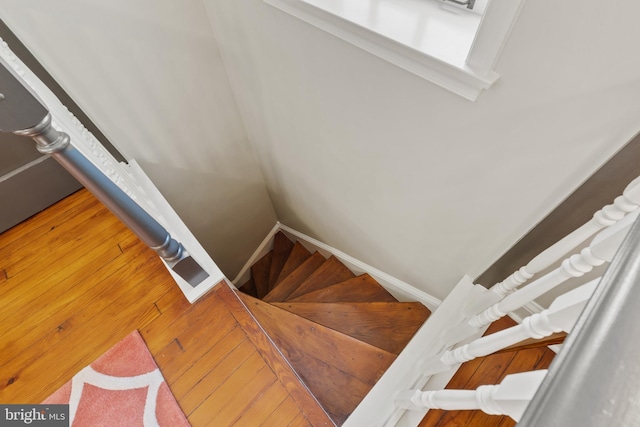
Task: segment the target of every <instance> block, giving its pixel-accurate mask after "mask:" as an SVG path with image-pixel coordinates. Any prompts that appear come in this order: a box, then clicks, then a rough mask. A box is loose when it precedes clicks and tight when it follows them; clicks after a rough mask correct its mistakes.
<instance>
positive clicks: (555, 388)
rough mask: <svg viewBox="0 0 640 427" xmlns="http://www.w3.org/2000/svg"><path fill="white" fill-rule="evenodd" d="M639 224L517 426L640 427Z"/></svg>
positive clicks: (614, 261) (621, 249)
mask: <svg viewBox="0 0 640 427" xmlns="http://www.w3.org/2000/svg"><path fill="white" fill-rule="evenodd" d="M639 221H640V219H639V220H636V222H635V223H634V224H633V226H632V227H631V229H630V231H629V233H628V235H627V237H626V239H625V240H624V242H623V243H622V245H621V247H620V249H619V250H618V252H617V254H616V257H615V258H614V260H613V261H612V263H611V265H610V266H609V268H608V270H607V272H606V273H605V275H604V276H603V277H602V280H601V282H600V285H599V286H598V289H597V290H596V292H595V294H594V296H593V297H592V298H591V300H590V301H589V303H588V304H587V306H586V307H585V309H584V311H583V313H582V315H581V316H580V318H579V319H578V322H577V323H576V325H575V327H574V329H573V332H572V333H571V334H570V335H569V337H568V338H567V341H566V342H565V343H564V345H563V348H562V350H561V351H560V353H559V354H558V355H557V356H556V357H555V359H554V361H553V363H552V364H551V366H550V368H549V373H548V375H547V377H546V378H545V379H544V381H543V382H542V384H541V386H540V388H539V389H538V392H537V393H536V395H535V397H534V399H533V400H532V401H531V403H530V404H529V406H528V407H527V410H526V411H525V413H524V415H523V417H522V419H521V420H520V422H519V423H518V426H520V427H522V426H526V427H542V426H544V427H573V426H575V427H590V426H592V427H603V426H614V427H625V426H638V425H640V318H639V316H640V222H639Z"/></svg>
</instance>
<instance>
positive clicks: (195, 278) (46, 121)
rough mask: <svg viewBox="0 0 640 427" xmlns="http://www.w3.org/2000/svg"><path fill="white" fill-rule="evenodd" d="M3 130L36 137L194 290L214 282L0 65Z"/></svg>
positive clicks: (40, 148) (40, 145)
mask: <svg viewBox="0 0 640 427" xmlns="http://www.w3.org/2000/svg"><path fill="white" fill-rule="evenodd" d="M0 131H4V132H13V133H15V134H17V135H23V136H28V137H31V138H33V139H34V140H35V141H36V144H37V148H38V151H40V152H41V153H44V154H48V155H51V156H52V157H53V158H54V159H55V160H57V161H58V163H60V164H61V165H62V166H63V167H64V168H65V169H66V170H67V171H69V173H71V174H72V175H73V176H74V177H75V178H76V179H77V180H78V181H79V182H80V183H81V184H82V185H84V186H85V187H86V188H87V189H88V190H89V191H90V192H91V193H93V195H94V196H96V198H97V199H98V200H100V201H101V202H102V203H103V204H104V205H105V206H106V207H107V208H108V209H109V210H111V212H113V213H114V214H115V215H116V216H117V217H118V218H119V219H120V220H121V221H122V222H123V223H124V224H125V225H126V226H127V227H128V228H129V229H130V230H131V231H133V233H135V234H136V235H137V236H138V237H139V238H140V240H142V241H143V242H144V243H145V244H146V245H148V246H149V247H150V248H152V249H153V250H155V251H156V252H157V253H158V255H159V256H160V257H161V258H163V259H164V260H165V261H166V262H167V264H168V265H169V267H170V268H171V269H172V270H173V271H174V272H176V273H177V274H178V275H179V276H181V277H182V278H183V279H184V280H185V281H186V282H187V283H189V284H190V285H191V286H194V287H195V286H197V285H198V284H200V283H202V281H204V280H205V279H206V278H207V277H209V274H208V273H207V272H206V271H205V270H204V269H203V268H202V266H200V265H199V264H198V263H197V262H196V261H195V260H194V259H193V258H192V257H191V256H190V255H189V254H188V253H187V251H186V250H185V249H184V247H183V246H182V244H181V243H179V242H178V241H176V240H175V239H174V238H173V237H171V235H170V234H169V232H168V231H167V230H166V229H165V228H164V227H163V226H162V225H161V224H160V223H159V222H158V221H156V220H155V218H153V217H152V216H151V215H149V213H147V211H145V210H144V209H143V208H142V207H141V206H139V205H138V204H137V203H136V202H135V201H134V200H132V199H131V198H130V197H129V196H128V195H127V194H126V193H125V192H124V191H122V189H120V187H118V186H117V185H116V184H115V183H114V182H113V181H111V180H110V179H109V178H108V177H107V176H106V175H105V174H103V173H102V171H101V170H100V169H98V168H97V167H96V166H95V165H94V164H93V163H91V161H89V159H87V158H86V157H84V155H83V154H82V153H81V152H80V151H78V150H77V149H76V148H75V147H73V146H72V145H71V144H70V138H69V135H67V134H66V133H64V132H59V131H58V130H56V129H55V128H54V127H53V126H52V125H51V114H50V113H49V111H48V110H47V109H46V107H45V106H44V105H43V104H42V103H41V102H40V100H38V98H37V96H36V95H35V94H33V93H32V92H31V91H30V89H29V88H28V87H26V86H25V85H24V84H23V83H22V82H21V80H20V79H19V78H18V76H16V75H15V73H14V72H13V71H12V70H11V68H10V67H7V66H6V65H5V64H3V63H1V62H0Z"/></svg>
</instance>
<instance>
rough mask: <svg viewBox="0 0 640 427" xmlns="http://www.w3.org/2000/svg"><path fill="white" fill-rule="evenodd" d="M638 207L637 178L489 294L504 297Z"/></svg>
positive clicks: (497, 284)
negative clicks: (608, 203) (610, 202)
mask: <svg viewBox="0 0 640 427" xmlns="http://www.w3.org/2000/svg"><path fill="white" fill-rule="evenodd" d="M638 206H640V177H638V178H636V179H634V180H633V181H632V182H631V183H630V184H629V185H627V187H626V188H625V190H624V192H623V193H622V195H621V196H618V197H617V198H616V199H615V200H614V201H613V203H612V204H610V205H607V206H605V207H603V208H602V209H600V210H599V211H597V212H596V213H595V214H593V217H592V218H591V220H589V221H588V222H587V223H585V224H584V225H582V226H581V227H579V228H577V229H576V230H574V231H573V232H572V233H570V234H568V235H566V236H565V237H564V238H562V239H561V240H559V241H557V242H556V243H555V244H553V245H552V246H550V247H548V248H547V249H545V250H544V251H542V252H541V253H540V254H539V255H537V256H536V257H535V258H533V259H532V260H531V261H529V263H528V264H527V265H525V266H523V267H520V268H519V269H518V270H516V271H515V272H513V273H512V274H511V275H510V276H509V277H507V278H506V279H504V280H503V281H502V282H499V283H496V284H495V285H494V286H492V287H491V291H493V292H495V293H497V294H498V295H501V296H506V295H508V294H509V293H510V292H511V291H513V290H514V289H516V288H517V287H519V286H521V285H523V284H524V283H526V282H527V281H528V280H529V279H531V278H532V277H533V276H534V275H535V274H537V273H540V272H541V271H543V270H545V269H546V268H548V267H550V266H551V265H553V264H554V263H556V262H557V261H559V260H560V258H562V256H564V255H565V254H567V253H569V252H570V251H572V250H573V249H575V248H577V247H578V246H579V245H581V244H582V243H584V242H586V241H587V239H589V238H590V237H592V236H593V235H594V234H596V233H597V232H598V231H600V230H602V229H603V228H606V227H610V226H612V225H614V224H615V223H616V222H618V221H619V220H621V219H622V218H623V217H624V216H625V215H626V214H628V213H631V212H633V211H635V210H636V209H638Z"/></svg>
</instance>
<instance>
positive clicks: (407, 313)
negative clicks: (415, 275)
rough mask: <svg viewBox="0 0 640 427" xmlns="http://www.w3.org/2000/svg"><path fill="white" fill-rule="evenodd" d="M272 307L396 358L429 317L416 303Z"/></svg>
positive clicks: (299, 304)
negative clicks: (381, 350)
mask: <svg viewBox="0 0 640 427" xmlns="http://www.w3.org/2000/svg"><path fill="white" fill-rule="evenodd" d="M273 305H274V306H276V307H279V308H282V309H284V310H287V311H289V312H291V313H294V314H297V315H298V316H301V317H304V318H305V319H308V320H310V321H312V322H316V323H318V324H320V325H323V326H326V327H328V328H331V329H333V330H335V331H338V332H341V333H343V334H346V335H349V336H350V337H353V338H355V339H357V340H359V341H363V342H366V343H368V344H371V345H373V346H374V347H378V348H380V349H383V350H386V351H388V352H390V353H393V354H396V355H397V354H400V352H401V351H402V349H403V348H404V347H405V346H406V345H407V343H408V342H409V340H410V339H411V338H412V337H413V335H414V334H415V333H416V331H417V330H418V329H419V328H420V326H422V324H423V323H424V322H425V320H427V318H428V317H429V315H430V314H431V311H430V310H429V309H428V308H426V307H425V306H424V305H422V304H420V303H419V302H356V303H353V302H352V303H314V302H288V301H287V302H283V303H273Z"/></svg>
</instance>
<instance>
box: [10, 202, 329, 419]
mask: <svg viewBox="0 0 640 427" xmlns="http://www.w3.org/2000/svg"><path fill="white" fill-rule="evenodd" d="M234 299H235V300H236V302H234V301H233V300H234ZM234 304H235V306H234ZM234 310H235V311H237V310H241V311H243V310H244V308H243V306H242V305H241V303H240V302H239V300H237V299H236V298H235V294H233V292H231V291H230V290H229V288H228V287H227V286H226V284H220V285H218V286H217V287H216V288H215V289H214V290H213V291H212V292H211V293H209V294H208V295H206V296H205V297H203V299H201V300H200V301H198V302H197V303H196V304H193V305H191V304H189V303H188V302H187V301H186V299H185V298H184V297H183V295H182V293H181V292H180V290H179V288H178V286H177V285H175V283H174V282H173V280H172V279H171V277H170V275H169V274H168V272H167V271H166V269H165V267H164V266H163V265H162V263H161V262H160V261H159V259H158V258H157V256H156V255H155V253H154V252H153V251H151V250H150V249H148V248H146V247H144V246H143V245H142V244H141V243H140V242H139V241H138V240H137V239H136V238H135V236H133V235H132V234H131V233H130V232H129V231H128V230H127V229H126V228H125V227H124V226H122V225H121V224H120V222H119V221H118V220H117V219H115V218H114V217H113V216H112V215H111V214H110V213H109V212H108V211H107V210H106V209H105V208H104V207H103V206H102V205H101V204H100V203H99V202H97V201H96V200H95V199H94V198H93V196H91V195H90V194H89V193H88V192H87V191H86V190H81V191H79V192H77V193H75V194H73V195H72V196H70V197H68V198H67V199H65V200H63V201H61V202H59V203H58V204H56V205H54V206H53V207H51V208H49V209H48V210H46V211H44V212H42V213H40V214H38V215H36V216H34V217H32V218H30V219H29V220H27V221H25V222H24V223H22V224H20V225H18V226H16V227H14V228H12V229H10V230H8V231H6V232H5V233H3V234H0V337H2V338H1V339H0V402H2V403H38V402H40V401H42V400H43V399H44V398H46V397H47V396H48V395H49V394H51V393H52V392H53V391H55V390H56V389H57V388H58V387H60V386H61V385H62V384H64V383H65V382H66V381H68V380H69V379H70V378H71V377H72V376H73V375H74V374H75V373H76V372H77V371H79V370H80V369H82V368H83V367H84V366H86V365H88V364H89V363H91V362H92V361H93V360H95V359H96V358H98V357H99V356H100V355H102V354H103V353H104V352H105V351H107V350H108V349H109V348H111V346H113V345H114V344H116V343H117V342H118V341H120V340H121V339H122V338H124V337H125V336H126V335H128V334H129V333H130V332H131V331H133V330H134V329H138V330H139V331H140V332H141V334H142V336H143V338H144V340H145V342H146V343H147V346H148V347H149V349H150V351H151V353H152V355H153V357H154V359H155V360H156V362H157V363H158V366H159V367H160V370H161V371H162V373H163V375H164V376H165V379H166V380H167V382H168V384H169V387H170V388H171V390H172V392H173V393H174V395H175V397H176V399H177V401H178V403H179V405H180V406H181V408H182V409H183V411H184V412H185V414H186V415H187V417H188V419H189V421H190V422H191V424H192V425H193V426H195V427H198V426H211V425H215V426H252V427H253V426H292V427H294V426H295V427H298V426H310V425H325V424H324V422H323V421H322V420H323V416H325V417H326V415H324V414H323V413H318V412H317V411H318V409H317V407H315V406H314V404H315V401H314V400H313V398H310V397H309V396H308V395H305V394H304V393H305V391H304V390H302V391H301V390H300V389H299V388H297V386H296V384H295V381H296V378H295V375H294V374H292V373H291V372H290V371H287V367H281V368H280V369H277V371H278V372H274V370H272V369H271V368H270V367H269V365H268V364H267V363H266V362H265V353H266V352H268V351H269V347H268V346H269V344H270V343H268V342H267V341H266V340H265V341H264V342H263V343H257V342H256V338H255V337H250V336H249V335H248V334H247V333H246V332H245V331H246V330H247V329H246V328H247V327H249V326H250V325H249V323H250V319H249V320H247V319H245V320H244V324H241V323H240V322H239V321H238V320H237V318H238V316H242V314H236V313H234ZM254 327H255V326H254ZM256 330H257V328H256ZM289 369H290V368H289ZM307 393H308V392H307Z"/></svg>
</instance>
